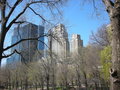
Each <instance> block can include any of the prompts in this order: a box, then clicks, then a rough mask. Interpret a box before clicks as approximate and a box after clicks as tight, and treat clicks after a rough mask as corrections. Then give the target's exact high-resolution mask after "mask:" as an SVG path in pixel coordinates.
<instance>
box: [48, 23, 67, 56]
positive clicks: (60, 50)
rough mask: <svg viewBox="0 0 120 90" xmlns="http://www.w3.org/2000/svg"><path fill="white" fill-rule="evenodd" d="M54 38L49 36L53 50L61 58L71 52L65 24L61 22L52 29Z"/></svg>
mask: <svg viewBox="0 0 120 90" xmlns="http://www.w3.org/2000/svg"><path fill="white" fill-rule="evenodd" d="M51 33H52V38H49V46H50V43H51V48H52V52H54V53H55V54H56V55H57V56H58V57H60V58H66V57H67V56H68V53H69V41H68V33H67V31H66V29H65V26H64V25H63V24H59V25H57V26H56V27H54V28H53V29H52V30H51Z"/></svg>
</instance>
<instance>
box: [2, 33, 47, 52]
mask: <svg viewBox="0 0 120 90" xmlns="http://www.w3.org/2000/svg"><path fill="white" fill-rule="evenodd" d="M44 36H48V35H47V34H45V35H41V36H39V37H36V38H27V39H21V40H19V41H18V42H16V43H14V44H12V45H11V46H8V47H6V48H5V49H3V51H6V50H8V49H10V48H12V47H14V46H16V45H18V44H19V43H21V42H23V41H27V40H38V41H39V38H40V37H44Z"/></svg>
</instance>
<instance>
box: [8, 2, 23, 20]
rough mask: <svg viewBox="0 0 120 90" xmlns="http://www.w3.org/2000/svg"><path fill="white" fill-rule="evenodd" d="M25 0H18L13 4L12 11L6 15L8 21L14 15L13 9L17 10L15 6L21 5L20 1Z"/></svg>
mask: <svg viewBox="0 0 120 90" xmlns="http://www.w3.org/2000/svg"><path fill="white" fill-rule="evenodd" d="M22 1H23V0H17V1H16V2H15V4H14V5H13V7H12V8H11V11H10V12H9V14H8V16H7V17H6V18H7V21H8V19H9V18H10V16H11V15H12V13H13V11H14V10H15V8H16V7H17V6H18V5H19V3H20V2H22Z"/></svg>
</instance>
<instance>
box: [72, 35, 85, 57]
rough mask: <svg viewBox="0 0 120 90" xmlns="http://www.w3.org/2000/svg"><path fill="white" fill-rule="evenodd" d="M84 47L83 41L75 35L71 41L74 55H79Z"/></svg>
mask: <svg viewBox="0 0 120 90" xmlns="http://www.w3.org/2000/svg"><path fill="white" fill-rule="evenodd" d="M81 47H83V40H81V37H80V35H78V34H73V35H72V39H71V48H70V49H71V53H72V54H75V55H77V54H79V51H80V48H81Z"/></svg>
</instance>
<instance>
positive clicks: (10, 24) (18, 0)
mask: <svg viewBox="0 0 120 90" xmlns="http://www.w3.org/2000/svg"><path fill="white" fill-rule="evenodd" d="M20 1H22V0H17V2H16V4H15V5H14V7H13V9H12V11H11V12H10V13H9V15H8V17H7V19H9V17H10V16H11V14H12V12H13V11H14V9H15V7H16V6H17V5H18V4H19V3H20ZM58 1H59V0H57V1H43V0H41V1H34V2H30V3H28V4H27V5H26V6H25V8H24V9H23V10H22V11H21V12H20V13H19V14H18V15H17V16H16V17H15V18H14V19H13V20H12V21H11V22H10V23H9V25H8V26H7V29H6V30H7V31H8V30H9V29H10V27H11V26H12V25H13V23H15V22H16V20H17V19H18V18H19V17H20V16H21V15H22V14H23V13H24V12H25V11H26V9H27V8H28V7H29V6H30V5H32V4H36V3H56V2H58ZM32 11H33V10H32ZM34 13H36V12H34ZM39 16H40V15H39ZM40 17H41V16H40ZM41 18H42V19H43V20H45V19H44V18H43V17H41ZM7 31H6V32H7Z"/></svg>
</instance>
